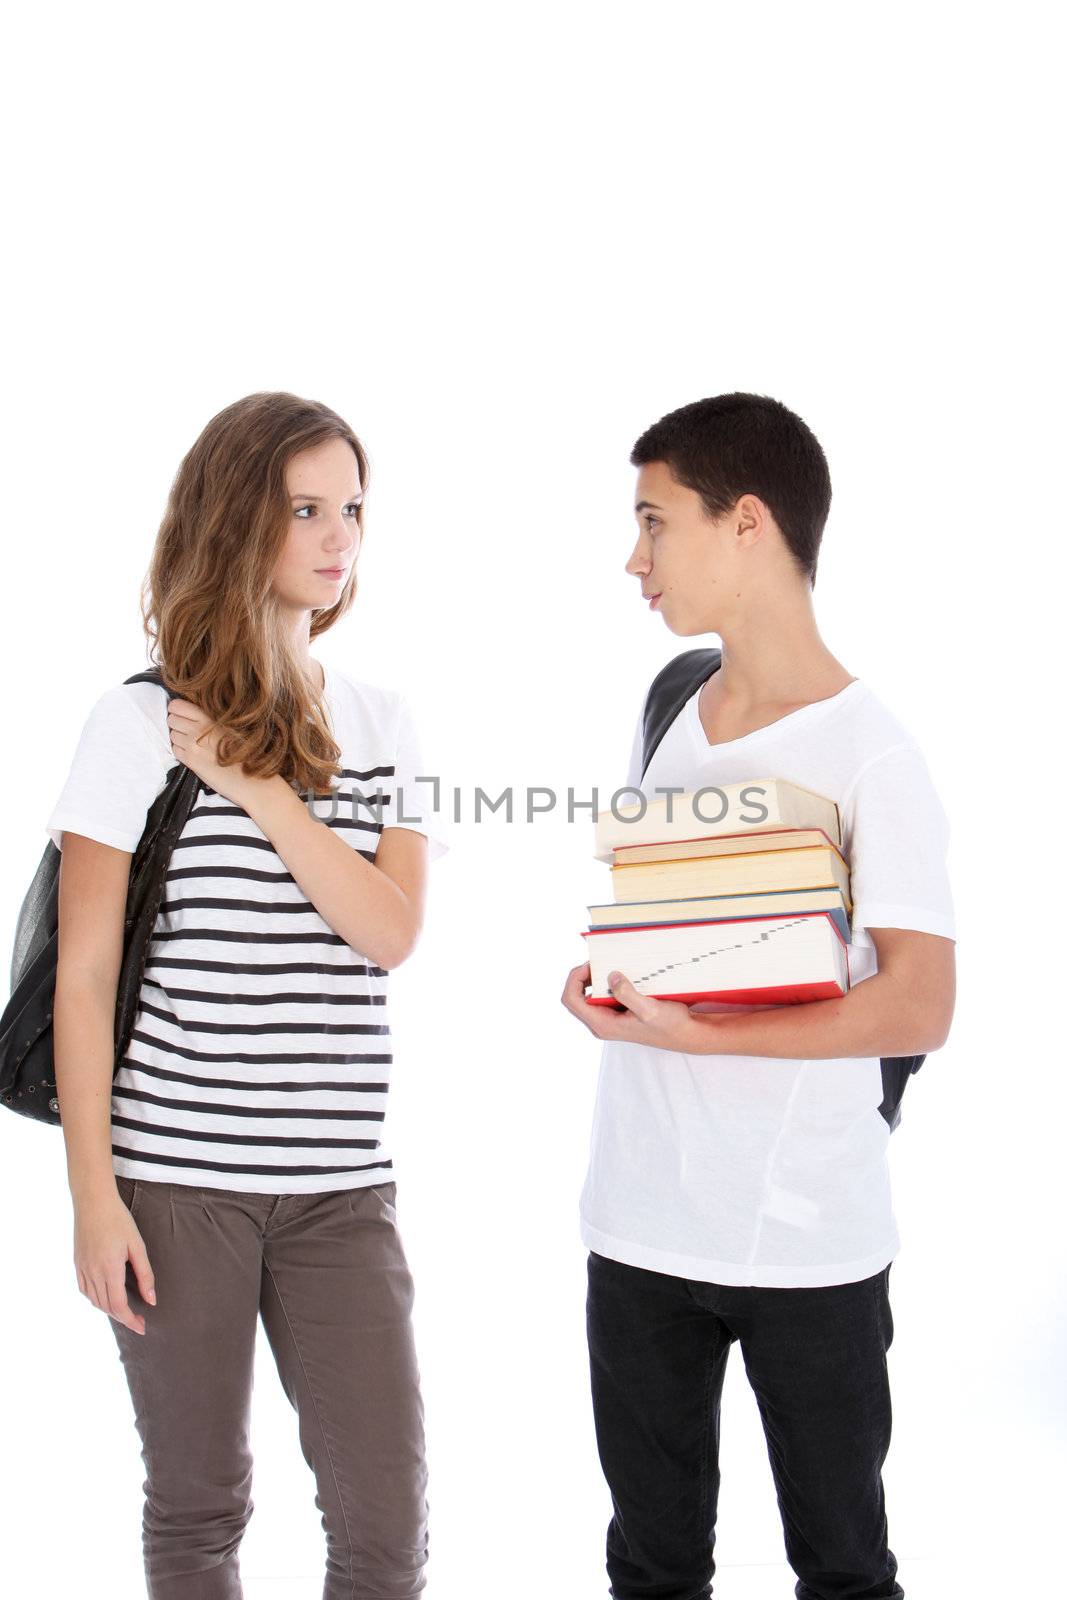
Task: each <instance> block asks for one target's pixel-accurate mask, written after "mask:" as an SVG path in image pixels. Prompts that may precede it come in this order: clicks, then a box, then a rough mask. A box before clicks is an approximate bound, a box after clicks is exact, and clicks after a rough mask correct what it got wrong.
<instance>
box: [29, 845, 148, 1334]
mask: <svg viewBox="0 0 1067 1600" xmlns="http://www.w3.org/2000/svg"><path fill="white" fill-rule="evenodd" d="M132 860H133V853H132V851H129V850H119V849H117V848H115V846H113V845H109V844H102V843H101V842H100V841H99V840H97V839H89V838H87V837H86V836H85V835H84V834H80V833H68V832H66V830H64V832H63V858H62V861H61V862H60V867H59V959H58V962H57V965H56V992H55V1003H54V1005H53V1007H52V1048H53V1058H54V1062H55V1069H56V1096H57V1098H58V1100H59V1113H60V1126H61V1127H62V1129H63V1138H64V1141H65V1143H66V1148H67V1178H68V1182H69V1184H70V1192H71V1198H72V1199H73V1202H74V1265H75V1270H76V1272H77V1275H78V1287H79V1289H80V1290H81V1292H82V1293H83V1294H84V1295H85V1296H86V1298H87V1299H88V1300H90V1301H91V1302H92V1304H93V1305H94V1306H96V1307H97V1308H98V1310H100V1311H105V1312H107V1314H108V1316H111V1317H114V1319H115V1321H116V1322H121V1323H123V1324H124V1325H125V1326H126V1327H127V1328H132V1329H133V1331H134V1332H135V1333H140V1334H143V1333H144V1331H145V1319H144V1317H143V1316H141V1315H139V1314H138V1313H135V1312H134V1311H132V1310H131V1309H130V1303H129V1299H128V1297H127V1294H126V1263H127V1261H129V1262H130V1263H131V1264H132V1266H133V1270H134V1276H135V1277H136V1279H137V1286H138V1289H139V1291H140V1293H141V1296H142V1298H143V1299H145V1300H147V1301H149V1302H150V1303H151V1304H154V1303H155V1278H154V1274H153V1272H152V1267H151V1263H150V1262H149V1259H148V1252H147V1250H146V1249H145V1244H144V1240H143V1239H142V1238H141V1235H140V1231H139V1230H138V1227H137V1224H136V1223H135V1222H134V1220H133V1218H132V1217H131V1216H130V1213H129V1211H128V1210H127V1208H126V1206H125V1205H124V1204H123V1202H122V1197H121V1195H120V1194H119V1191H118V1185H117V1184H116V1182H115V1170H114V1165H113V1162H112V1154H111V1089H112V1081H113V1078H114V1068H115V1005H116V1001H117V998H118V984H119V974H120V972H121V970H122V934H123V924H124V920H125V915H126V892H127V888H128V886H129V880H130V863H131V861H132Z"/></svg>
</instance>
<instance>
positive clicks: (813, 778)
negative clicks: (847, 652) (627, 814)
mask: <svg viewBox="0 0 1067 1600" xmlns="http://www.w3.org/2000/svg"><path fill="white" fill-rule="evenodd" d="M699 693H700V691H699V689H698V690H697V691H696V692H694V694H693V695H692V696H691V697H690V698H689V700H688V701H687V702H686V704H685V705H684V706H683V708H682V710H681V711H680V712H679V713H678V715H677V716H676V717H675V719H674V721H673V722H672V724H671V726H670V727H669V728H668V730H667V732H666V734H665V735H664V737H663V739H662V741H661V743H660V744H659V746H658V748H657V749H656V751H655V753H654V754H653V757H652V760H651V762H650V764H649V768H648V771H647V773H646V774H645V776H644V778H643V779H642V777H641V754H642V726H641V724H642V718H640V717H639V718H638V724H637V729H636V732H635V735H634V742H633V750H632V754H631V758H630V769H629V772H628V774H627V785H628V786H632V787H634V788H635V789H639V790H641V791H642V792H643V793H644V794H645V795H646V796H647V797H648V798H649V799H650V800H651V799H655V798H657V795H656V793H655V790H656V788H657V787H659V788H665V787H668V786H674V787H680V788H682V789H684V790H687V791H689V790H695V789H699V788H701V787H702V786H704V785H722V784H731V783H741V782H743V781H745V780H750V779H751V780H756V779H759V778H781V779H786V780H788V781H790V782H793V783H797V784H801V785H803V787H804V788H807V789H812V790H814V791H815V792H816V793H817V794H822V795H826V796H828V797H829V798H830V799H832V800H835V801H836V802H837V805H838V807H839V809H840V814H841V825H842V835H843V846H842V853H843V854H844V856H845V859H846V860H847V861H848V862H849V864H850V875H851V891H852V899H853V916H852V944H851V945H850V946H849V949H848V960H849V974H850V981H851V984H852V985H853V986H854V985H855V984H856V983H859V982H862V981H863V980H864V979H866V978H869V977H871V976H872V975H873V974H874V973H875V972H876V971H877V953H876V951H875V948H874V945H873V943H872V941H871V938H870V935H869V933H868V931H867V930H868V929H869V928H883V927H885V928H915V929H918V930H919V931H920V932H924V933H933V934H937V935H939V936H940V937H942V938H946V939H953V940H954V939H955V937H956V932H955V917H954V910H953V901H952V893H951V888H950V884H949V878H948V871H947V864H946V855H947V847H948V835H949V824H948V819H947V817H946V815H945V812H944V809H943V808H942V805H941V802H940V800H939V798H938V795H937V792H936V790H935V788H934V785H933V783H932V780H931V777H930V773H929V770H928V768H927V765H926V762H925V759H924V757H923V755H922V752H921V750H920V749H919V747H918V745H917V744H916V742H915V740H914V738H913V737H912V736H911V735H910V734H909V733H908V731H907V730H906V729H905V728H904V727H903V726H902V725H901V724H900V723H899V722H898V721H897V719H896V718H895V717H894V716H893V715H892V713H891V712H890V711H889V710H888V709H887V708H886V707H885V706H884V705H883V704H882V702H881V701H880V700H879V699H878V697H877V696H876V695H875V694H874V693H873V692H872V691H871V690H870V689H869V688H868V687H867V686H866V684H864V683H862V682H861V681H859V680H858V679H854V680H853V682H851V683H850V684H847V685H846V687H845V688H844V689H842V690H840V691H839V692H838V693H837V694H835V695H831V696H830V697H829V698H827V699H824V700H819V701H815V702H813V703H812V704H810V705H806V706H802V707H801V708H800V709H799V710H797V711H793V712H790V713H789V714H788V715H787V716H785V717H781V718H780V719H779V720H778V721H777V722H773V723H771V724H769V725H768V726H767V727H764V728H758V729H756V730H755V731H754V732H752V733H748V734H745V735H743V736H742V737H741V738H739V739H731V740H728V741H727V742H725V743H722V744H715V745H712V744H709V743H708V739H707V736H706V734H705V733H704V729H703V727H702V725H701V722H700V714H699V709H698V699H699ZM627 798H629V797H627ZM623 970H625V969H623ZM735 1009H738V1010H748V1009H752V1008H749V1007H744V1006H742V1007H737V1008H735ZM935 1061H936V1058H935ZM923 1070H924V1072H928V1071H930V1070H935V1071H936V1066H933V1067H932V1068H931V1067H930V1066H929V1065H928V1066H927V1067H925V1068H924V1069H923ZM920 1081H921V1080H920ZM911 1092H912V1094H913V1095H914V1094H915V1093H916V1090H915V1089H912V1091H911ZM918 1093H919V1094H920V1095H921V1090H919V1091H918ZM883 1096H884V1087H883V1082H882V1069H881V1061H880V1059H879V1058H878V1057H870V1058H864V1059H857V1058H846V1057H836V1058H829V1059H825V1060H810V1061H808V1060H804V1061H800V1060H792V1059H787V1058H784V1057H765V1056H727V1055H720V1056H715V1055H687V1054H683V1053H682V1052H680V1051H674V1050H660V1049H654V1048H650V1047H647V1046H645V1045H639V1044H631V1043H618V1042H615V1041H607V1042H605V1044H604V1046H603V1051H602V1056H601V1066H600V1077H599V1083H598V1088H597V1097H596V1104H595V1109H594V1116H593V1129H592V1136H591V1140H590V1152H589V1166H588V1171H587V1175H586V1181H585V1186H584V1189H583V1192H582V1196H581V1203H580V1226H581V1237H582V1240H583V1242H584V1243H585V1245H586V1246H587V1247H588V1248H589V1249H590V1250H592V1251H595V1252H596V1253H597V1254H599V1255H604V1256H608V1257H611V1258H612V1259H613V1260H616V1261H622V1262H627V1263H629V1264H630V1265H633V1266H638V1267H646V1268H650V1269H652V1270H654V1271H658V1272H665V1273H669V1274H671V1275H673V1276H676V1277H684V1278H691V1279H695V1280H699V1281H701V1282H709V1283H722V1284H731V1285H763V1286H767V1287H785V1288H788V1287H802V1286H808V1287H812V1286H819V1285H826V1284H835V1283H851V1282H855V1281H858V1280H859V1279H861V1278H866V1277H870V1276H871V1275H873V1274H874V1273H876V1272H879V1271H881V1270H882V1268H883V1267H885V1266H886V1265H887V1263H888V1262H890V1261H891V1260H892V1259H893V1257H894V1256H895V1255H896V1253H897V1251H898V1250H899V1248H900V1237H899V1233H898V1230H897V1225H896V1220H895V1217H894V1214H893V1207H892V1200H891V1194H890V1182H889V1169H888V1160H887V1146H888V1143H889V1136H890V1129H889V1125H888V1123H887V1121H886V1119H885V1117H884V1116H883V1115H882V1114H881V1112H880V1111H879V1109H878V1107H879V1105H880V1104H881V1103H882V1100H883ZM908 1103H909V1105H910V1104H911V1103H912V1102H911V1101H909V1102H908Z"/></svg>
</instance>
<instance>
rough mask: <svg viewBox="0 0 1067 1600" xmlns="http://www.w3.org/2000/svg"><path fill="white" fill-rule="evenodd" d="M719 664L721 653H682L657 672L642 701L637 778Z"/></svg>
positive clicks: (642, 775)
mask: <svg viewBox="0 0 1067 1600" xmlns="http://www.w3.org/2000/svg"><path fill="white" fill-rule="evenodd" d="M721 665H722V651H721V650H683V652H682V654H681V655H680V656H675V657H674V660H673V661H668V662H667V665H666V666H665V667H663V668H662V669H661V671H660V672H658V673H657V675H656V677H655V678H654V679H653V680H652V686H651V688H650V689H649V691H648V695H647V697H646V699H645V718H644V757H643V760H642V765H641V777H642V778H644V775H645V773H646V772H647V771H648V764H649V762H650V761H651V760H652V757H653V755H654V754H655V752H656V748H657V746H658V745H659V742H660V740H661V739H662V738H663V735H664V734H665V733H666V732H667V729H668V728H669V727H670V725H671V723H672V722H673V721H674V719H675V717H676V716H677V715H678V713H679V711H680V710H681V709H682V707H683V706H684V705H685V702H686V701H687V700H688V699H689V697H690V695H692V694H695V693H696V691H697V689H699V688H700V686H701V684H702V683H706V682H707V680H708V679H709V678H710V677H711V675H712V673H713V672H718V670H719V668H720V666H721Z"/></svg>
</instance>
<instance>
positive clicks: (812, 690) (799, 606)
mask: <svg viewBox="0 0 1067 1600" xmlns="http://www.w3.org/2000/svg"><path fill="white" fill-rule="evenodd" d="M719 637H720V639H721V640H722V664H721V666H720V668H719V670H718V672H716V673H714V674H713V675H712V678H711V682H710V683H709V685H708V687H709V688H711V687H712V685H714V689H715V698H716V699H718V700H720V701H729V702H730V703H731V704H732V705H734V706H736V707H738V708H739V709H745V708H749V709H756V708H758V707H760V706H776V705H795V704H797V703H798V702H799V703H802V704H807V703H808V702H809V701H811V700H824V699H826V698H827V697H828V696H829V695H832V694H836V693H838V692H839V690H841V689H843V688H845V686H846V685H847V684H848V683H850V682H852V680H853V678H854V676H855V675H854V674H853V673H851V672H849V671H848V669H847V668H846V667H844V666H843V665H842V663H841V662H840V661H838V659H837V657H836V656H834V655H833V654H832V653H831V652H830V650H829V649H828V648H827V646H826V645H825V644H824V643H823V640H822V637H821V635H820V633H819V629H818V625H817V623H816V621H815V613H814V610H813V609H812V605H811V601H810V598H807V597H803V598H801V599H800V600H798V601H792V602H789V603H783V604H779V605H774V604H771V605H769V606H768V605H763V606H761V607H760V609H759V611H758V614H752V615H749V616H746V617H733V618H731V619H730V620H729V621H728V622H724V623H723V624H722V628H721V631H720V633H719Z"/></svg>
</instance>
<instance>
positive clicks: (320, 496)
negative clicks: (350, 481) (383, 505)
mask: <svg viewBox="0 0 1067 1600" xmlns="http://www.w3.org/2000/svg"><path fill="white" fill-rule="evenodd" d="M289 498H290V500H325V498H326V496H325V495H324V494H291V495H290V496H289ZM348 498H349V499H350V500H358V501H359V503H360V504H361V505H362V504H363V496H362V495H361V494H350V495H349V497H348Z"/></svg>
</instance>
